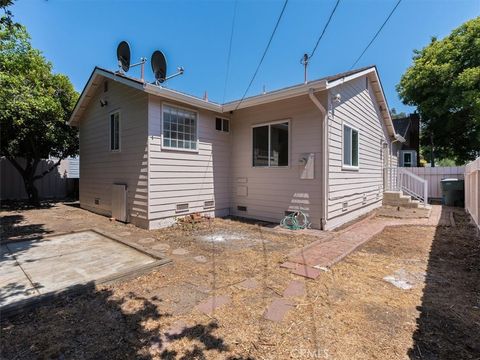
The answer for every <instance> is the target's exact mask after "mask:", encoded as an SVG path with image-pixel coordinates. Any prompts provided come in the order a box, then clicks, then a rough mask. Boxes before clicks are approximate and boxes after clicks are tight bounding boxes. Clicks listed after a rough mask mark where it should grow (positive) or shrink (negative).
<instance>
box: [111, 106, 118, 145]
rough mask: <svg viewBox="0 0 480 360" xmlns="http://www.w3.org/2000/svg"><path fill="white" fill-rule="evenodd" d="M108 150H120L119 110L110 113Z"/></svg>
mask: <svg viewBox="0 0 480 360" xmlns="http://www.w3.org/2000/svg"><path fill="white" fill-rule="evenodd" d="M110 151H120V112H119V111H117V112H114V113H111V114H110Z"/></svg>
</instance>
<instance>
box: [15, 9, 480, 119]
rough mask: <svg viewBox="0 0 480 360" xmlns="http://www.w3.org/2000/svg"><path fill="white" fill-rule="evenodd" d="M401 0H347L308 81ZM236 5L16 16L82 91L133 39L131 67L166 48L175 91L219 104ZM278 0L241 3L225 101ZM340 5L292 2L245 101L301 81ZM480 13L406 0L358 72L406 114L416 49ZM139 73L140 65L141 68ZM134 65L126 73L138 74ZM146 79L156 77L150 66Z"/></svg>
mask: <svg viewBox="0 0 480 360" xmlns="http://www.w3.org/2000/svg"><path fill="white" fill-rule="evenodd" d="M395 3H396V0H369V1H367V0H341V2H340V5H339V7H338V9H337V11H336V13H335V16H334V18H333V20H332V22H331V23H330V26H329V28H328V30H327V32H326V34H325V36H324V38H323V39H322V41H321V43H320V45H319V48H318V49H317V51H316V54H315V56H314V57H313V58H312V59H311V63H310V66H309V79H315V78H319V77H322V76H325V75H330V74H334V73H338V72H343V71H346V70H348V69H350V67H351V66H352V64H353V62H354V61H355V59H356V58H357V57H358V56H359V55H360V53H361V52H362V50H363V48H364V47H365V46H366V45H367V44H368V42H369V41H370V39H371V38H372V36H373V35H374V34H375V32H376V31H377V29H378V28H379V27H380V25H381V24H382V23H383V21H384V20H385V18H386V16H387V15H388V13H389V12H390V10H391V9H392V8H393V6H394V5H395ZM234 4H235V3H234V1H233V0H231V1H226V0H225V1H199V0H197V1H193V0H192V1H175V2H174V1H98V0H97V1H73V0H71V1H60V0H48V1H46V0H17V2H16V4H15V5H14V7H13V8H12V11H13V13H14V16H15V20H16V21H18V22H20V23H22V24H24V25H25V26H26V27H27V29H28V31H29V32H30V34H31V37H32V43H33V45H34V46H35V47H36V48H38V49H40V50H41V51H43V53H44V55H45V57H46V58H47V59H48V60H50V61H51V62H53V64H54V69H55V71H56V72H61V73H64V74H66V75H68V76H69V77H70V79H71V80H72V82H73V84H74V86H75V88H76V89H77V90H78V91H81V90H82V88H83V86H84V85H85V82H86V81H87V79H88V77H89V75H90V73H91V71H92V69H93V67H94V66H95V65H98V66H101V67H105V68H109V69H116V46H117V44H118V42H120V41H121V40H127V41H128V42H129V43H130V46H131V48H132V62H133V61H136V60H137V59H138V58H140V57H141V56H145V57H147V59H150V55H151V53H152V52H153V51H154V50H156V49H160V50H162V51H163V52H164V53H165V54H166V56H167V61H168V65H169V70H168V72H169V73H173V72H174V71H175V69H176V67H177V66H180V65H181V66H183V67H184V68H185V74H184V75H183V76H181V77H177V78H175V79H172V80H170V81H168V83H167V84H166V85H167V86H168V87H170V88H174V89H177V90H180V91H184V92H187V93H190V94H193V95H196V96H200V97H201V96H203V93H204V92H205V91H208V95H209V98H210V99H211V100H213V101H218V102H222V101H223V94H224V84H225V76H226V67H227V54H228V46H229V39H230V29H231V24H232V18H233V9H234ZM282 4H283V0H281V1H273V0H272V1H242V0H238V3H237V12H236V20H235V28H234V35H233V43H232V55H231V63H230V75H229V80H228V83H227V91H226V98H225V100H227V101H228V100H234V99H238V98H241V96H242V95H243V92H244V91H245V89H246V87H247V85H248V83H249V81H250V78H251V76H252V74H253V72H254V70H255V68H256V66H257V64H258V61H259V59H260V57H261V55H262V53H263V50H264V48H265V46H266V43H267V41H268V38H269V37H270V34H271V31H272V29H273V27H274V24H275V22H276V19H277V16H278V14H279V12H280V10H281V7H282ZM334 4H335V0H322V1H306V0H290V1H289V3H288V5H287V8H286V11H285V14H284V16H283V18H282V21H281V23H280V26H279V28H278V30H277V33H276V35H275V38H274V40H273V42H272V44H271V46H270V50H269V52H268V54H267V57H266V58H265V61H264V63H263V65H262V67H261V69H260V71H259V73H258V76H257V78H256V80H255V82H254V83H253V85H252V87H251V89H250V92H249V94H248V95H255V94H258V93H260V92H261V91H262V88H263V86H264V85H265V87H266V90H267V91H269V90H274V89H278V88H281V87H284V86H288V85H292V84H296V83H300V82H302V81H303V67H302V65H301V64H300V58H301V56H302V55H303V53H305V52H310V51H311V50H312V48H313V46H314V44H315V42H316V40H317V37H318V35H319V34H320V32H321V30H322V28H323V26H324V24H325V22H326V20H327V18H328V16H329V14H330V11H331V9H332V8H333V6H334ZM479 15H480V0H430V1H427V0H403V2H402V3H401V4H400V6H399V7H398V8H397V10H396V12H395V14H394V15H393V17H392V18H391V19H390V21H389V22H388V24H387V25H386V27H385V28H384V29H383V31H382V33H381V34H380V35H379V36H378V38H377V40H376V41H375V43H374V44H373V45H372V46H371V47H370V49H369V50H368V51H367V53H366V54H365V55H364V56H363V58H362V59H361V60H360V62H359V63H358V64H357V67H361V66H365V65H370V64H376V65H377V66H378V69H379V71H380V75H381V79H382V83H383V86H384V89H385V92H386V95H387V99H388V102H389V105H390V107H395V108H396V109H397V110H399V111H401V110H404V111H409V110H411V109H409V108H407V107H406V106H404V105H403V104H402V103H401V101H400V100H399V98H398V96H397V93H396V91H395V85H396V84H397V83H398V82H399V80H400V77H401V75H402V73H403V72H404V71H405V69H406V68H407V67H408V66H409V65H410V64H411V58H412V51H413V49H419V48H422V47H423V46H425V45H426V44H428V43H429V41H430V38H431V36H437V37H439V38H442V37H444V36H446V35H448V34H449V33H450V32H451V30H453V29H454V28H456V27H457V26H459V25H460V24H462V23H463V22H465V21H467V20H469V19H472V18H474V17H476V16H479ZM137 69H138V68H137ZM137 69H132V70H131V72H130V73H129V74H131V75H134V76H138V71H139V70H137ZM146 75H147V79H151V80H153V75H152V72H151V70H150V64H149V63H148V64H147V68H146Z"/></svg>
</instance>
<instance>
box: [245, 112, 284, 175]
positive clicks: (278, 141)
mask: <svg viewBox="0 0 480 360" xmlns="http://www.w3.org/2000/svg"><path fill="white" fill-rule="evenodd" d="M289 127H290V126H289V122H288V121H285V122H278V123H271V124H266V125H260V126H255V127H253V141H252V144H253V149H252V154H253V158H252V165H253V166H256V167H278V166H288V155H289V150H288V148H289V134H288V133H289Z"/></svg>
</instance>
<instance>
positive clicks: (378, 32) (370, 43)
mask: <svg viewBox="0 0 480 360" xmlns="http://www.w3.org/2000/svg"><path fill="white" fill-rule="evenodd" d="M401 2H402V0H398V1H397V4H396V5H395V6H394V7H393V9H392V11H390V14H388V16H387V18H386V19H385V21H384V22H383V24H382V26H380V29H378V31H377V32H376V34H375V36H374V37H373V38H372V40H370V42H369V43H368V45H367V46H366V47H365V49H363V51H362V53H361V54H360V56H359V57H358V58H357V60H355V62H354V63H353V65H352V66H351V67H350V70H352V69H353V67H354V66H355V65H357V63H358V62H359V61H360V59H361V58H362V56H363V55H364V54H365V53H366V52H367V50H368V48H369V47H370V45H372V44H373V42H374V41H375V39H376V38H377V36H378V34H380V32H381V31H382V29H383V28H384V26H385V25H386V24H387V22H388V20H390V18H391V17H392V15H393V13H394V12H395V10H397V7H398V5H400V3H401Z"/></svg>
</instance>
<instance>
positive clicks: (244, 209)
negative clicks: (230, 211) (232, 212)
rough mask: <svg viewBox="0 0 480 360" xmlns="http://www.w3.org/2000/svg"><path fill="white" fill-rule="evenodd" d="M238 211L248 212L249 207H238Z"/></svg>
mask: <svg viewBox="0 0 480 360" xmlns="http://www.w3.org/2000/svg"><path fill="white" fill-rule="evenodd" d="M237 210H238V211H247V207H246V206H241V205H238V206H237Z"/></svg>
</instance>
